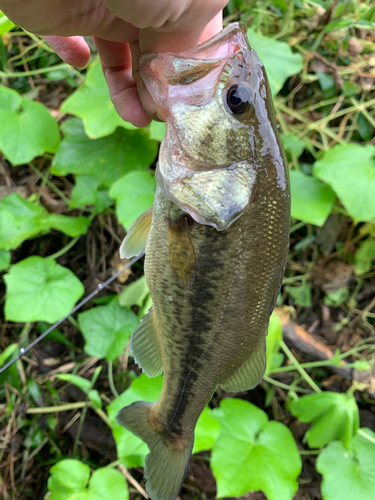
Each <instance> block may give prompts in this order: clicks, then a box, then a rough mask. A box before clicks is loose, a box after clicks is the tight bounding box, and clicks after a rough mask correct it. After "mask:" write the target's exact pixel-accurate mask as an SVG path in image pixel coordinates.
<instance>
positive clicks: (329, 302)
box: [324, 288, 350, 307]
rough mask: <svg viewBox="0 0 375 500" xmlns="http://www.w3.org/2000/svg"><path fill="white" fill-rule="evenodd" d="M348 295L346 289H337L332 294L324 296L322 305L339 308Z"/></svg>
mask: <svg viewBox="0 0 375 500" xmlns="http://www.w3.org/2000/svg"><path fill="white" fill-rule="evenodd" d="M349 295H350V292H349V290H347V289H346V288H339V289H338V290H335V291H334V292H331V293H327V294H326V295H325V296H324V303H325V305H326V306H332V307H339V306H340V305H341V304H342V303H343V302H345V301H346V300H347V299H348V298H349Z"/></svg>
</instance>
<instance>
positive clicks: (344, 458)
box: [316, 428, 375, 500]
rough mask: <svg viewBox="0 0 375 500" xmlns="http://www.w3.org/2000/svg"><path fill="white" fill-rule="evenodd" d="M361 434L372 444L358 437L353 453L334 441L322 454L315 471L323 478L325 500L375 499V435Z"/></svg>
mask: <svg viewBox="0 0 375 500" xmlns="http://www.w3.org/2000/svg"><path fill="white" fill-rule="evenodd" d="M362 430H363V431H364V432H366V434H368V436H369V439H371V440H372V442H370V441H368V440H367V439H365V438H364V437H362V436H361V435H359V434H357V435H356V436H355V438H354V439H353V448H352V449H351V450H350V451H348V450H347V449H345V448H344V446H343V444H342V443H340V442H339V441H334V442H332V443H330V444H329V445H328V446H327V448H325V449H324V450H323V451H322V452H321V453H320V455H319V457H318V460H317V462H316V468H317V470H318V472H320V474H322V476H323V482H322V494H323V498H324V500H354V499H357V498H358V499H360V500H373V499H374V491H375V467H374V463H375V444H374V442H375V433H374V432H373V431H371V430H370V429H365V428H364V429H362Z"/></svg>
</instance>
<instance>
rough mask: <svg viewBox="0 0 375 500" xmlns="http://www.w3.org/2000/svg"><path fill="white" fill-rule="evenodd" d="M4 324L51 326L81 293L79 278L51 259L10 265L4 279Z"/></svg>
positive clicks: (29, 258)
mask: <svg viewBox="0 0 375 500" xmlns="http://www.w3.org/2000/svg"><path fill="white" fill-rule="evenodd" d="M4 281H5V283H6V285H7V292H6V301H5V317H6V318H7V320H8V321H17V322H24V323H25V322H29V321H47V323H54V322H55V321H58V320H59V319H61V318H62V317H64V316H65V315H66V314H68V312H69V311H70V310H71V309H72V308H73V306H74V304H75V303H76V302H77V300H78V299H79V298H80V297H81V296H82V295H83V292H84V291H85V290H84V288H83V285H82V283H81V282H80V281H79V279H78V278H77V277H76V276H75V275H74V274H73V273H72V271H70V270H69V269H66V268H65V267H62V266H60V265H59V264H57V263H56V261H54V260H53V259H44V258H43V257H38V256H33V257H28V258H27V259H24V260H21V261H20V262H18V263H17V264H14V265H13V266H12V267H11V268H10V271H9V272H8V274H6V275H5V276H4Z"/></svg>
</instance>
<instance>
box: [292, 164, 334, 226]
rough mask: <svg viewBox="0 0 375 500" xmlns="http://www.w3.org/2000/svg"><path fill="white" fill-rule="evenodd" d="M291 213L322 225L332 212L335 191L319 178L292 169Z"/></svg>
mask: <svg viewBox="0 0 375 500" xmlns="http://www.w3.org/2000/svg"><path fill="white" fill-rule="evenodd" d="M290 191H291V201H292V206H291V215H292V217H294V218H295V219H298V220H302V221H304V222H308V223H309V224H314V225H315V226H322V225H323V224H324V223H325V221H326V220H327V217H328V215H329V214H330V213H331V210H332V205H333V203H334V202H335V199H336V196H335V193H334V192H333V191H332V189H331V188H330V187H329V186H325V185H324V184H322V183H321V182H319V181H318V179H315V178H314V177H311V176H309V175H305V174H304V173H302V172H297V171H296V170H291V172H290Z"/></svg>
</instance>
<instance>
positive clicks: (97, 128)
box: [61, 62, 135, 139]
mask: <svg viewBox="0 0 375 500" xmlns="http://www.w3.org/2000/svg"><path fill="white" fill-rule="evenodd" d="M61 111H62V112H63V113H70V114H72V115H75V116H78V117H79V118H81V119H82V121H83V124H84V127H85V131H86V134H87V135H88V136H89V137H90V138H91V139H97V138H98V137H104V136H106V135H110V134H112V133H113V132H114V131H115V130H116V128H117V127H125V128H127V129H131V130H134V129H135V127H134V126H133V125H132V124H131V123H128V122H125V121H124V120H123V119H122V118H120V116H119V115H118V114H117V112H116V110H115V107H114V105H113V104H112V102H111V99H110V97H109V90H108V85H107V82H106V81H105V78H104V75H103V71H102V68H101V66H100V64H99V63H98V62H95V63H94V64H93V65H91V66H90V68H89V69H88V71H87V74H86V81H85V83H84V84H83V85H81V87H80V88H79V89H78V90H76V91H75V92H73V94H71V95H70V96H69V97H68V98H67V99H66V101H64V103H63V105H62V106H61Z"/></svg>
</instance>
